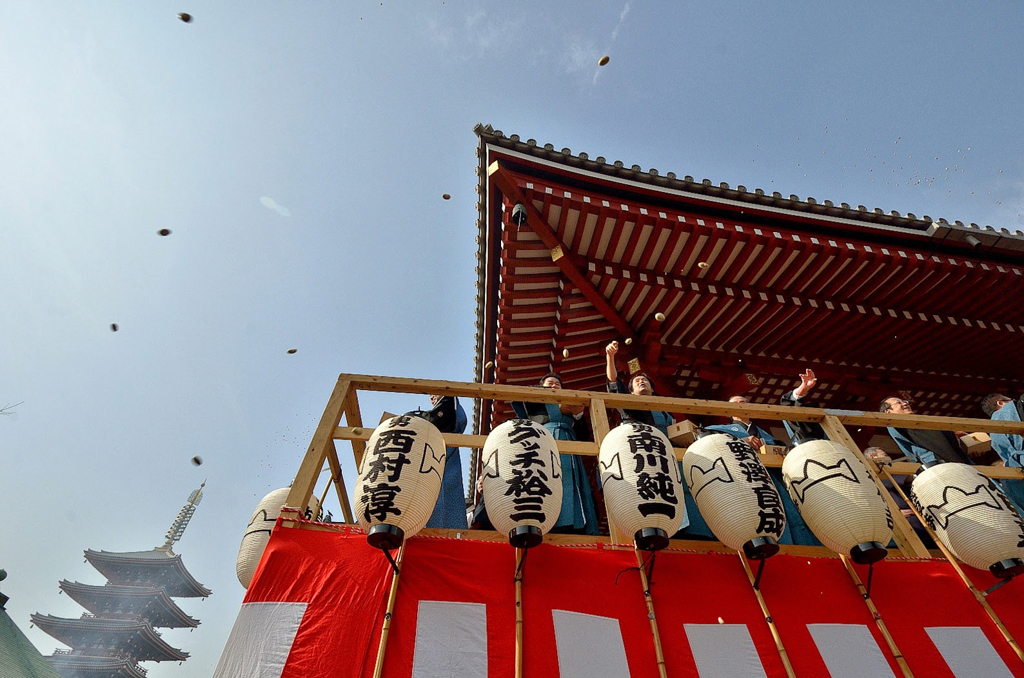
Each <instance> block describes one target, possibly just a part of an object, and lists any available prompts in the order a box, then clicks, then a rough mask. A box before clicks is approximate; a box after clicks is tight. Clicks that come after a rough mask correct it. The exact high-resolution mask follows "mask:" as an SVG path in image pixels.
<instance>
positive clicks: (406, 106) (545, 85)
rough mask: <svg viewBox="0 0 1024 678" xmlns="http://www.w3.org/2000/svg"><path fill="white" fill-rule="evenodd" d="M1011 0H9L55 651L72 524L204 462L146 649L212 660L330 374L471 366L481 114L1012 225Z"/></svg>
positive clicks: (9, 583) (433, 373)
mask: <svg viewBox="0 0 1024 678" xmlns="http://www.w3.org/2000/svg"><path fill="white" fill-rule="evenodd" d="M181 11H189V12H191V13H192V14H193V15H194V17H195V20H194V21H193V22H192V23H191V24H184V23H182V22H180V21H178V20H177V18H176V14H177V13H178V12H181ZM1021 26H1024V6H1022V5H1021V4H1020V3H1016V2H984V3H975V4H972V5H964V4H963V3H954V2H906V3H888V2H887V3H882V2H877V3H856V4H850V3H809V2H787V3H778V4H770V3H755V2H722V3H682V2H680V3H677V2H635V1H633V2H629V3H624V2H612V3H610V2H586V3H583V2H558V3H551V2H520V3H514V4H513V3H501V4H499V3H481V2H472V1H456V0H444V2H441V1H440V0H438V1H433V2H417V3H413V2H398V3H396V2H383V3H381V2H379V1H377V2H355V1H353V2H347V3H332V2H309V3H270V2H246V3H222V2H204V3H202V4H201V6H194V7H189V6H186V5H184V4H182V3H175V4H169V3H167V2H163V1H162V0H161V1H157V2H147V3H126V2H123V3H95V4H90V3H56V2H45V1H32V2H27V1H26V2H19V1H18V0H15V2H13V3H7V4H6V5H5V9H4V20H3V21H2V22H0V74H2V77H0V129H2V130H3V132H2V133H0V289H2V290H3V303H2V304H0V346H2V350H0V407H2V406H3V405H6V404H14V403H21V404H19V405H17V407H15V408H13V410H14V414H13V415H11V416H4V417H0V460H2V465H3V473H2V475H0V502H2V504H0V508H2V509H3V511H4V513H5V515H6V516H7V519H6V520H4V521H2V522H0V567H4V568H6V569H7V570H8V572H9V573H10V576H9V577H8V579H7V580H6V581H5V582H3V584H2V585H0V587H2V589H3V591H4V593H6V594H7V595H9V596H10V597H11V601H10V603H8V606H7V609H8V612H9V613H10V614H11V615H12V617H13V618H14V619H15V621H16V622H17V623H18V624H19V626H21V628H22V629H24V630H26V632H27V633H28V634H29V637H30V638H31V639H32V640H33V642H35V643H36V645H37V646H38V647H39V648H40V650H41V651H42V652H44V653H45V654H49V653H50V652H51V651H52V650H53V649H54V648H55V647H58V644H57V643H56V641H54V640H53V639H51V638H50V637H49V636H46V635H45V634H42V633H41V632H39V631H38V630H37V629H28V623H29V620H28V615H29V614H30V613H32V612H42V613H50V614H56V615H64V616H78V615H79V614H80V613H81V611H82V609H81V608H80V607H78V606H77V605H76V604H74V603H73V602H72V601H70V600H68V599H67V597H66V596H60V595H58V589H57V582H58V581H59V580H60V579H61V578H68V579H72V580H79V581H83V582H87V583H96V584H98V583H102V581H103V580H102V578H101V577H100V576H99V574H98V573H96V572H95V571H94V570H92V569H91V568H90V567H89V566H87V565H85V564H84V563H83V561H82V560H81V558H80V556H81V552H82V551H83V550H84V549H86V548H93V549H105V550H112V551H118V550H125V551H127V550H138V549H149V548H152V547H154V546H157V545H159V544H160V543H162V541H163V534H164V532H165V531H166V530H167V528H168V527H169V525H170V523H171V521H172V520H173V518H174V516H175V515H176V513H177V511H178V509H179V508H180V507H181V505H182V504H183V503H184V502H185V500H186V498H187V497H188V495H189V492H191V491H192V490H193V489H195V488H196V487H198V485H199V483H200V482H202V481H203V480H204V479H205V480H207V481H208V482H207V487H206V496H205V499H204V501H203V503H202V505H201V506H200V507H199V510H198V511H197V513H196V515H195V518H194V519H193V521H192V525H191V526H190V527H189V529H188V531H187V532H186V533H185V536H184V539H183V540H182V541H181V542H180V543H179V544H178V546H177V548H176V550H177V552H178V553H180V554H182V557H183V559H184V561H185V564H186V565H187V566H188V567H189V569H190V570H191V571H192V573H193V574H194V575H195V576H196V577H197V578H198V579H199V580H200V581H201V582H203V583H204V584H206V585H207V586H209V587H210V588H212V589H213V590H214V593H213V596H212V597H211V598H210V599H208V600H206V601H203V602H200V601H190V600H185V601H182V606H183V607H184V608H185V610H186V612H188V613H190V614H192V615H193V616H196V617H199V618H200V619H201V620H202V622H203V624H202V626H200V627H199V628H198V629H197V630H196V631H194V632H192V633H188V632H181V631H175V632H170V631H169V632H167V633H166V634H165V637H166V638H167V639H168V641H169V642H171V643H172V644H175V645H177V646H179V647H182V648H184V649H186V650H187V651H189V652H191V653H192V655H193V657H192V659H190V660H189V661H188V662H187V663H186V665H185V666H184V667H181V668H178V667H177V665H173V664H172V665H156V664H148V665H147V666H148V667H149V668H150V674H149V675H150V676H153V678H161V677H162V676H171V675H183V673H182V672H183V671H184V674H187V675H209V673H211V672H212V670H213V667H214V666H215V664H216V662H217V659H218V657H219V655H220V651H221V649H222V648H223V645H224V641H225V640H226V638H227V634H228V631H229V630H230V627H231V623H232V622H233V620H234V617H235V614H236V613H237V610H238V607H239V605H240V603H241V600H242V596H243V593H244V592H243V590H242V588H241V586H240V585H239V584H238V582H237V580H236V579H235V571H234V561H235V556H236V553H237V549H238V544H239V541H240V540H241V536H242V532H243V530H244V528H245V525H246V523H247V521H248V517H249V514H250V513H251V511H252V509H253V508H254V507H255V505H256V503H257V502H258V500H259V499H260V498H261V497H262V496H263V495H264V494H266V493H267V492H269V491H271V490H273V489H275V488H278V487H282V486H285V485H287V484H288V482H289V481H290V479H291V478H292V477H293V476H294V473H295V471H296V469H297V467H298V464H299V460H300V458H301V455H302V453H303V452H304V450H305V448H306V446H307V444H308V442H309V438H310V437H311V435H312V430H313V428H314V426H315V424H316V422H317V420H318V419H319V416H320V414H321V412H322V410H323V407H324V405H325V404H326V402H327V398H328V396H329V394H330V391H331V388H332V386H333V384H334V381H335V379H336V377H337V375H338V374H339V373H340V372H360V373H369V374H386V375H393V376H409V377H424V378H447V379H455V380H471V379H472V375H473V331H474V330H473V324H474V312H475V304H474V301H473V297H474V294H475V289H474V284H475V274H474V271H473V269H474V266H475V264H476V262H475V250H476V246H475V243H474V237H475V234H476V230H475V219H476V206H475V203H476V194H475V186H476V181H477V180H476V176H475V170H476V166H477V160H476V157H475V147H476V144H477V140H476V137H475V135H474V134H473V133H472V128H473V125H474V124H475V123H477V122H483V123H490V124H492V125H493V126H494V127H495V128H497V129H501V130H503V131H504V132H505V133H506V134H513V133H515V134H519V135H521V136H522V137H523V138H524V139H526V138H534V139H536V140H537V141H538V142H539V143H541V144H544V143H552V144H554V145H555V147H556V148H563V147H568V148H570V149H572V150H573V152H577V153H578V152H580V151H584V152H586V153H588V154H589V155H590V156H591V157H596V156H599V155H601V156H604V157H606V158H607V159H608V160H609V161H614V160H622V161H623V162H624V163H626V164H627V165H632V164H634V163H635V164H639V165H640V166H641V167H642V168H643V169H645V170H646V169H647V168H650V167H654V168H657V169H658V170H659V171H660V172H662V173H666V172H669V171H672V172H675V173H676V174H677V175H679V176H684V175H692V176H694V177H696V178H697V179H702V178H708V179H710V180H712V181H713V182H715V183H718V182H723V181H724V182H728V183H729V184H730V185H733V186H735V185H739V184H742V185H744V186H746V187H747V188H748V189H751V190H752V189H754V188H762V189H764V190H766V191H769V192H771V191H780V192H782V193H783V194H784V195H789V194H796V195H798V196H800V197H801V198H805V197H807V196H812V197H814V198H815V199H817V200H819V201H822V200H832V201H833V202H835V203H837V204H838V203H840V202H847V203H850V204H852V205H858V204H863V205H865V206H867V207H868V208H869V209H870V208H874V207H880V208H882V209H883V210H886V211H889V210H898V211H900V212H901V213H906V212H912V213H914V214H916V215H918V216H921V215H925V214H927V215H929V216H931V217H933V218H936V219H937V218H939V217H944V218H946V219H949V220H951V221H952V220H954V219H959V220H962V221H964V222H976V223H979V224H982V225H984V224H991V225H992V226H995V227H996V228H1007V229H1010V230H1011V231H1013V230H1017V229H1022V228H1024V218H1022V216H1021V214H1022V212H1024V182H1022V177H1024V167H1022V159H1024V148H1022V145H1024V142H1022V139H1021V135H1020V134H1019V127H1020V119H1021V114H1020V111H1021V110H1024V96H1022V95H1024V76H1022V75H1021V69H1020V55H1021V54H1024V44H1022V43H1024V37H1022V31H1021ZM605 54H607V55H608V56H610V57H611V61H610V63H609V64H608V65H607V66H604V67H599V66H598V65H597V61H598V59H599V58H600V57H601V56H602V55H605ZM443 193H449V194H451V196H452V197H451V200H449V201H445V200H442V198H441V195H442V194H443ZM162 228H167V229H170V230H171V231H172V233H171V235H169V236H167V237H161V236H159V235H157V231H158V230H160V229H162ZM111 323H118V325H119V331H118V332H116V333H115V332H111V331H110V329H109V327H110V324H111ZM289 348H296V349H298V350H297V352H296V353H295V354H294V355H289V354H287V353H286V351H287V349H289ZM362 403H363V407H364V412H365V413H368V414H367V419H369V418H372V417H373V414H369V413H373V412H377V413H379V412H380V411H381V410H382V409H384V408H387V409H389V410H391V411H401V410H402V409H411V408H412V407H414V406H416V405H417V404H420V403H419V402H418V401H417V400H416V399H415V398H404V399H403V398H395V397H392V398H391V399H388V398H385V397H373V396H367V397H364V398H363V399H362ZM196 454H198V455H200V456H202V457H203V459H204V460H205V463H204V464H203V465H202V466H199V467H195V466H193V465H192V464H191V463H190V461H189V460H190V458H191V457H192V456H193V455H196ZM346 468H347V480H348V482H349V484H350V485H351V484H352V483H353V482H354V473H353V471H352V464H351V461H349V460H348V459H346ZM328 506H329V507H330V503H329V504H328ZM334 512H335V514H336V515H337V514H338V513H339V512H338V511H337V509H336V508H335V510H334Z"/></svg>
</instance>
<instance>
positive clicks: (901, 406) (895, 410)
mask: <svg viewBox="0 0 1024 678" xmlns="http://www.w3.org/2000/svg"><path fill="white" fill-rule="evenodd" d="M878 411H879V412H882V413H883V414H898V415H904V414H913V413H914V408H913V407H911V405H910V403H908V402H907V401H906V400H904V399H903V398H898V397H896V396H889V397H888V398H886V399H885V400H883V401H882V402H881V404H880V405H879V406H878ZM889 435H890V436H892V439H893V440H894V441H895V442H896V445H898V446H899V448H900V450H901V451H902V452H903V454H905V455H906V456H908V457H910V459H911V460H913V461H917V462H920V463H922V464H928V465H930V464H933V463H940V462H947V463H958V464H970V463H971V460H970V458H969V457H968V456H967V454H966V453H964V452H963V450H961V449H960V441H959V439H958V438H957V437H956V435H954V434H953V433H952V432H951V431H931V430H924V429H913V428H898V427H895V426H890V427H889Z"/></svg>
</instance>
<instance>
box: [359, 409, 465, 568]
mask: <svg viewBox="0 0 1024 678" xmlns="http://www.w3.org/2000/svg"><path fill="white" fill-rule="evenodd" d="M444 462H445V445H444V436H443V435H441V432H440V431H438V430H437V427H436V426H434V425H433V424H431V423H430V422H429V421H427V420H426V419H423V418H422V417H415V416H410V415H401V416H398V417H392V418H390V419H388V420H386V421H384V422H381V424H380V425H379V426H378V427H377V428H376V429H374V431H373V434H372V435H371V436H370V440H369V441H368V442H367V444H366V451H365V452H364V453H363V459H362V462H361V463H360V465H359V480H358V481H357V482H356V490H355V500H356V518H357V519H358V521H359V525H360V527H362V528H363V529H364V530H366V541H367V542H368V543H369V544H370V546H373V547H376V548H379V549H383V550H385V551H390V550H392V549H396V548H398V547H399V546H401V545H402V542H403V540H404V539H405V538H406V537H411V536H413V535H414V534H416V533H417V532H419V531H420V530H422V529H423V526H424V525H426V524H427V521H428V520H430V514H431V513H432V512H433V510H434V504H436V503H437V496H438V493H439V492H440V490H441V478H442V476H443V475H444Z"/></svg>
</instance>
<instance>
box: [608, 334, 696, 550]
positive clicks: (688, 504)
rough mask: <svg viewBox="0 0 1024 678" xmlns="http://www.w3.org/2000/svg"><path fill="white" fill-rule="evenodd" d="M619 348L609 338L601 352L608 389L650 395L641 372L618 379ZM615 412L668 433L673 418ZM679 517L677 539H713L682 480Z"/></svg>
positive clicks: (644, 412) (649, 386) (648, 382)
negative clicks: (625, 378)
mask: <svg viewBox="0 0 1024 678" xmlns="http://www.w3.org/2000/svg"><path fill="white" fill-rule="evenodd" d="M618 352H619V342H617V341H613V342H611V343H610V344H608V345H607V346H605V347H604V355H605V377H606V378H607V384H606V385H607V388H608V392H609V393H629V394H632V395H638V396H650V395H654V385H653V384H651V380H650V378H649V377H648V376H647V375H646V374H644V373H643V372H639V373H637V374H634V375H633V376H632V377H630V379H629V386H628V387H627V386H626V384H624V383H623V382H622V380H621V379H619V370H618V368H616V367H615V355H616V354H617V353H618ZM618 412H619V416H620V417H621V418H622V421H637V422H640V423H641V424H647V425H648V426H653V427H654V428H656V429H658V430H659V431H661V432H662V433H664V434H666V435H668V427H669V426H671V425H672V424H673V423H675V420H674V418H673V417H672V415H671V414H669V413H668V412H658V411H652V410H630V409H619V411H618ZM679 471H680V474H682V463H681V462H680V468H679ZM683 506H684V510H683V520H682V522H681V523H680V524H679V532H678V533H677V534H676V536H675V538H677V539H686V538H687V537H702V538H705V539H713V538H714V535H713V534H712V533H711V528H710V527H708V524H707V523H706V522H704V519H703V518H702V517H701V515H700V512H699V511H697V504H696V502H694V501H693V497H691V496H690V489H689V488H688V487H687V486H686V482H685V481H684V482H683Z"/></svg>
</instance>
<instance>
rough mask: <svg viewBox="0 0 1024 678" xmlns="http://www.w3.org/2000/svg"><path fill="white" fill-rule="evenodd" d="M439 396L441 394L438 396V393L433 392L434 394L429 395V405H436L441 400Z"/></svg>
mask: <svg viewBox="0 0 1024 678" xmlns="http://www.w3.org/2000/svg"><path fill="white" fill-rule="evenodd" d="M441 397H442V396H439V395H436V394H435V395H432V396H430V404H431V405H436V404H438V403H439V402H441Z"/></svg>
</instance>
